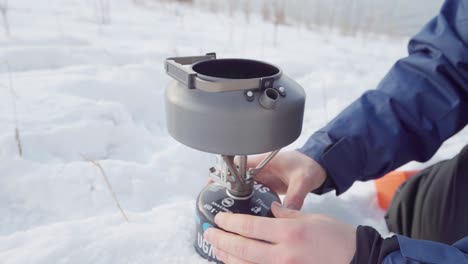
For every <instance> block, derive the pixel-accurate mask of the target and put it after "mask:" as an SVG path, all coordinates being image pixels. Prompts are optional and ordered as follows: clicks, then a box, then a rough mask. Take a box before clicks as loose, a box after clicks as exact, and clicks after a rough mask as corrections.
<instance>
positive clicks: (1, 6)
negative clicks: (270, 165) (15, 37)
mask: <svg viewBox="0 0 468 264" xmlns="http://www.w3.org/2000/svg"><path fill="white" fill-rule="evenodd" d="M0 13H1V14H2V20H3V28H4V30H5V35H6V36H7V37H9V36H10V22H9V20H8V0H3V1H1V2H0Z"/></svg>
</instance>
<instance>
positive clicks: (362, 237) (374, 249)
mask: <svg viewBox="0 0 468 264" xmlns="http://www.w3.org/2000/svg"><path fill="white" fill-rule="evenodd" d="M399 249H400V245H399V243H398V239H397V237H396V236H393V237H391V238H387V239H383V238H382V237H381V236H380V234H379V232H377V230H375V229H374V228H372V227H369V226H358V228H357V231H356V252H355V254H354V257H353V259H352V260H351V264H374V263H382V260H383V259H384V258H385V257H386V256H387V255H389V254H390V253H392V252H394V251H398V250H399Z"/></svg>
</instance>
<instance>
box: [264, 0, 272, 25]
mask: <svg viewBox="0 0 468 264" xmlns="http://www.w3.org/2000/svg"><path fill="white" fill-rule="evenodd" d="M262 18H263V20H265V21H270V19H271V7H270V4H269V3H268V0H267V1H263V5H262Z"/></svg>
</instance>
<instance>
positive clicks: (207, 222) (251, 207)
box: [165, 53, 305, 263]
mask: <svg viewBox="0 0 468 264" xmlns="http://www.w3.org/2000/svg"><path fill="white" fill-rule="evenodd" d="M165 70H166V72H167V73H168V74H169V75H170V76H171V77H173V78H174V79H175V81H173V82H171V84H170V85H169V86H168V88H167V89H166V120H167V127H168V130H169V133H170V134H171V135H172V136H173V137H174V138H175V139H176V140H178V141H179V142H181V143H183V144H185V145H187V146H189V147H192V148H195V149H198V150H201V151H205V152H210V153H215V154H216V157H217V163H216V165H215V166H213V167H212V168H210V169H209V174H210V176H211V178H212V179H213V181H214V183H212V184H209V185H208V186H206V187H205V188H204V189H203V190H202V191H201V192H200V194H199V196H198V199H197V203H196V232H197V234H196V239H195V243H194V247H195V249H196V251H197V252H198V254H200V255H201V256H202V257H204V258H206V259H208V260H210V261H214V262H216V263H222V262H220V261H219V260H217V259H216V256H215V255H214V253H213V250H212V248H211V245H210V244H209V243H208V242H207V241H205V240H204V239H203V232H204V231H205V230H206V229H208V228H210V227H216V224H215V223H214V217H215V215H216V214H217V213H219V212H232V213H242V214H249V215H256V216H265V217H272V216H273V215H272V212H271V208H270V206H271V203H272V202H274V201H280V199H279V197H278V195H277V194H276V193H274V192H272V191H271V190H270V189H269V188H268V187H267V186H264V185H263V184H261V183H260V182H256V181H255V175H257V174H258V173H259V172H260V171H261V170H262V169H263V168H264V167H265V165H266V164H267V163H268V162H269V161H270V160H271V159H272V158H273V157H274V156H275V155H276V154H277V153H278V151H279V150H280V149H281V148H282V147H284V146H286V145H289V144H290V143H292V142H293V141H294V140H296V139H297V138H298V137H299V135H300V133H301V130H302V120H303V114H304V104H305V93H304V90H303V89H302V87H301V86H300V85H298V84H297V83H296V82H294V81H293V80H292V79H290V78H289V77H287V76H286V75H285V74H283V73H282V71H281V69H280V68H278V67H276V66H274V65H272V64H269V63H265V62H261V61H255V60H247V59H216V54H214V53H209V54H207V55H205V56H194V57H175V58H168V59H166V61H165ZM266 152H270V154H269V155H267V157H266V158H265V159H264V160H263V161H262V162H261V163H260V164H258V166H257V167H255V168H248V167H247V165H246V164H247V157H248V155H251V154H259V153H266Z"/></svg>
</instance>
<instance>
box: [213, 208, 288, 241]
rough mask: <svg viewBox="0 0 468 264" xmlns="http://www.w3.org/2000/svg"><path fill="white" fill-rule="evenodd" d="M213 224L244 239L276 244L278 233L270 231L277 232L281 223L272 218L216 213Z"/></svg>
mask: <svg viewBox="0 0 468 264" xmlns="http://www.w3.org/2000/svg"><path fill="white" fill-rule="evenodd" d="M215 222H216V224H217V225H218V226H219V227H220V228H222V229H224V230H226V231H228V232H232V233H236V234H239V235H241V236H244V237H249V238H253V239H257V240H263V241H268V242H278V240H279V237H278V235H277V234H278V233H277V232H272V231H273V230H278V228H279V225H280V224H281V223H280V222H279V221H278V220H275V219H273V218H267V217H259V216H251V215H244V214H230V213H218V214H217V215H216V217H215Z"/></svg>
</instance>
